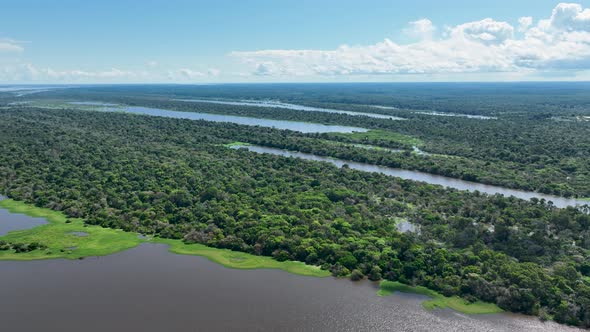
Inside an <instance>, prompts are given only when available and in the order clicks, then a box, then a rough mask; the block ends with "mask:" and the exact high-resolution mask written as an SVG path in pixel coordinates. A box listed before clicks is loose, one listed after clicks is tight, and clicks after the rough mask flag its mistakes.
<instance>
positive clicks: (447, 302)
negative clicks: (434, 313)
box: [377, 280, 504, 315]
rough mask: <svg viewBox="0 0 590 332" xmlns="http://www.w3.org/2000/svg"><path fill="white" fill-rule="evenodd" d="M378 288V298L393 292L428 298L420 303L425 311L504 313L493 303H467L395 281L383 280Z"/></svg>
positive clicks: (458, 298)
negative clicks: (449, 310) (448, 310)
mask: <svg viewBox="0 0 590 332" xmlns="http://www.w3.org/2000/svg"><path fill="white" fill-rule="evenodd" d="M379 287H380V289H379V291H378V292H377V294H378V295H379V296H387V295H390V294H392V293H394V292H402V293H413V294H420V295H426V296H429V297H431V298H432V299H430V300H426V301H424V302H422V306H423V307H424V308H425V309H427V310H432V309H437V308H438V309H444V308H451V309H453V310H455V311H458V312H461V313H464V314H471V315H474V314H495V313H500V312H503V311H504V310H502V309H500V308H499V307H498V306H497V305H495V304H493V303H486V302H481V301H477V302H473V303H469V302H467V301H466V300H464V299H462V298H460V297H458V296H453V297H448V296H444V295H442V294H440V293H438V292H436V291H434V290H431V289H428V288H426V287H422V286H416V287H413V286H410V285H406V284H402V283H401V282H397V281H388V280H384V281H382V282H381V283H380V285H379Z"/></svg>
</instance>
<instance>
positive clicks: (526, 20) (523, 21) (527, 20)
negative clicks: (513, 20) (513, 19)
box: [518, 16, 533, 32]
mask: <svg viewBox="0 0 590 332" xmlns="http://www.w3.org/2000/svg"><path fill="white" fill-rule="evenodd" d="M531 25H533V18H532V17H530V16H525V17H521V18H519V19H518V31H520V32H525V31H526V30H527V29H528V28H529V27H530V26H531Z"/></svg>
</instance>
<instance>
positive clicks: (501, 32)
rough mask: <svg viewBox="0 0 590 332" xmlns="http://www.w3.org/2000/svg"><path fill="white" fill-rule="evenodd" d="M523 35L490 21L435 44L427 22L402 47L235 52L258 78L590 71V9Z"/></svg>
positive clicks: (527, 21)
mask: <svg viewBox="0 0 590 332" xmlns="http://www.w3.org/2000/svg"><path fill="white" fill-rule="evenodd" d="M518 23H519V27H518V28H519V29H521V30H520V31H522V32H524V33H523V34H521V35H518V36H517V35H515V33H514V32H515V28H514V27H513V26H512V25H511V24H509V23H507V22H501V21H496V20H494V19H491V18H486V19H484V20H481V21H476V22H468V23H464V24H460V25H457V26H454V27H450V28H448V29H447V33H446V34H444V35H443V37H440V38H437V39H433V38H428V35H430V36H432V34H433V32H434V31H435V29H436V28H435V27H434V26H433V25H432V22H431V21H430V20H427V19H422V20H419V21H415V22H411V23H410V27H409V28H408V29H406V30H404V32H405V33H414V36H416V34H421V37H422V38H421V39H420V40H418V41H416V42H412V43H408V44H398V43H396V42H394V41H391V40H390V39H385V40H384V41H382V42H378V43H376V44H373V45H360V46H348V45H343V46H340V47H338V48H336V49H334V50H260V51H250V52H232V53H230V55H231V56H233V57H237V58H239V59H241V60H242V61H244V62H245V63H246V64H248V65H250V66H251V67H252V68H253V74H254V75H262V76H292V75H379V74H387V75H391V74H396V75H397V74H445V73H446V74H448V73H483V72H487V73H490V72H491V73H494V72H496V73H502V72H504V73H536V72H540V71H552V72H555V71H559V70H580V71H582V70H588V69H590V9H584V8H583V7H582V6H580V5H578V4H565V3H561V4H558V5H557V6H556V7H555V8H554V9H553V12H552V14H551V16H550V17H549V18H548V19H544V20H540V21H538V24H537V25H533V18H532V17H523V18H521V19H519V22H518Z"/></svg>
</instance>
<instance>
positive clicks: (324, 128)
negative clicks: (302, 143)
mask: <svg viewBox="0 0 590 332" xmlns="http://www.w3.org/2000/svg"><path fill="white" fill-rule="evenodd" d="M81 103H83V104H81ZM77 104H78V105H96V106H98V105H97V103H93V102H77ZM97 110H102V111H110V112H126V113H133V114H142V115H151V116H161V117H167V118H175V119H189V120H206V121H213V122H230V123H237V124H242V125H248V126H262V127H271V128H277V129H289V130H295V131H299V132H302V133H352V132H366V131H367V129H364V128H358V127H349V126H338V125H324V124H319V123H310V122H299V121H285V120H271V119H262V118H250V117H246V116H235V115H222V114H211V113H196V112H179V111H171V110H165V109H160V108H151V107H142V106H121V107H116V108H115V107H100V108H97Z"/></svg>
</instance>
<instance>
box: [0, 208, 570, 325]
mask: <svg viewBox="0 0 590 332" xmlns="http://www.w3.org/2000/svg"><path fill="white" fill-rule="evenodd" d="M0 211H2V210H0ZM2 216H4V217H3V218H1V219H0V225H1V224H2V223H5V222H7V221H9V222H10V218H17V219H18V220H21V221H22V219H26V218H30V219H35V218H31V217H27V216H23V215H17V214H10V213H8V212H7V211H5V210H4V214H2ZM7 217H8V218H7ZM0 271H1V274H0V275H1V279H0V280H1V283H0V293H1V294H2V301H0V319H1V321H2V329H3V330H4V331H10V332H20V331H23V332H24V331H27V332H28V331H50V332H52V331H60V332H68V331H76V332H77V331H87V332H92V331H101V332H102V331H125V330H126V331H432V330H438V331H541V332H543V331H578V330H577V329H574V328H570V327H566V326H562V325H558V324H555V323H541V322H540V321H539V320H537V319H536V318H534V317H527V316H522V315H515V314H490V315H464V314H459V313H457V312H455V311H452V310H448V309H445V310H434V311H427V310H425V309H423V308H422V306H421V304H420V303H421V301H423V300H424V299H426V297H424V296H420V295H414V294H401V293H396V294H393V295H391V296H387V297H379V296H377V295H376V292H377V284H376V283H372V282H369V281H364V282H357V283H353V282H351V281H348V280H346V279H335V278H331V277H329V278H314V277H303V276H298V275H293V274H289V273H287V272H284V271H280V270H264V269H263V270H236V269H229V268H225V267H223V266H221V265H218V264H215V263H212V262H210V261H208V260H207V259H205V258H202V257H196V256H182V255H176V254H172V253H169V252H168V251H167V248H166V246H164V245H156V244H148V243H146V244H142V245H140V246H139V247H136V248H134V249H131V250H128V251H125V252H120V253H117V254H113V255H110V256H105V257H89V258H86V259H84V260H65V259H56V260H39V261H25V262H20V261H0Z"/></svg>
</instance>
